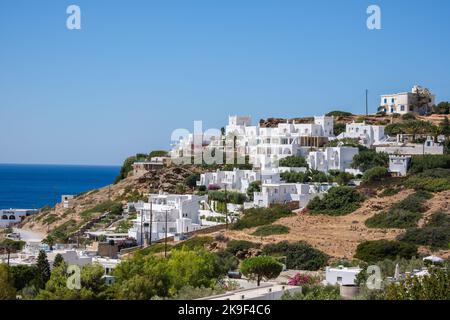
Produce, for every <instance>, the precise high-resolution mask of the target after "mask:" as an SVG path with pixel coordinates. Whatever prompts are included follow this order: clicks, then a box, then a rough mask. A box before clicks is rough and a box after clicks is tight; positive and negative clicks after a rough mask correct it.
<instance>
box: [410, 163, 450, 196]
mask: <svg viewBox="0 0 450 320" xmlns="http://www.w3.org/2000/svg"><path fill="white" fill-rule="evenodd" d="M405 186H406V187H408V188H414V189H416V190H426V191H429V192H441V191H445V190H449V189H450V169H442V168H436V169H428V170H425V171H423V172H421V173H419V174H416V175H414V176H411V177H409V178H408V180H406V182H405Z"/></svg>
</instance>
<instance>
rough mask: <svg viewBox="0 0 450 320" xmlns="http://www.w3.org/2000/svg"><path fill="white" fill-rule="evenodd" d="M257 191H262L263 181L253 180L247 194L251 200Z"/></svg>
mask: <svg viewBox="0 0 450 320" xmlns="http://www.w3.org/2000/svg"><path fill="white" fill-rule="evenodd" d="M255 192H261V181H260V180H258V181H253V182H251V183H250V185H249V186H248V188H247V196H248V198H249V199H250V200H253V196H254V193H255Z"/></svg>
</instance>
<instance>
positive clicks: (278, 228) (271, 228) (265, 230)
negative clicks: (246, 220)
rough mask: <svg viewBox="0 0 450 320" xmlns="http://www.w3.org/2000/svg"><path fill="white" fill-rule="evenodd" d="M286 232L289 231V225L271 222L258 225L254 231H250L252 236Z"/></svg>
mask: <svg viewBox="0 0 450 320" xmlns="http://www.w3.org/2000/svg"><path fill="white" fill-rule="evenodd" d="M287 233H289V227H286V226H282V225H278V224H273V225H268V226H262V227H259V228H258V229H256V231H255V232H253V233H252V236H257V237H265V236H271V235H275V234H287Z"/></svg>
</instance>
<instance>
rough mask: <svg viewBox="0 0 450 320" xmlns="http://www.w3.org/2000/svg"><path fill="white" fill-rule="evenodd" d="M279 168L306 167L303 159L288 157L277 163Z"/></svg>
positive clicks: (306, 164)
mask: <svg viewBox="0 0 450 320" xmlns="http://www.w3.org/2000/svg"><path fill="white" fill-rule="evenodd" d="M279 166H280V167H308V163H307V162H306V160H305V158H303V157H300V156H290V157H286V158H283V159H281V160H280V161H279Z"/></svg>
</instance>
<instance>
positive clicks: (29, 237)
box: [13, 228, 45, 242]
mask: <svg viewBox="0 0 450 320" xmlns="http://www.w3.org/2000/svg"><path fill="white" fill-rule="evenodd" d="M13 230H14V232H17V233H19V234H20V238H21V240H22V241H25V242H36V241H42V239H44V238H45V234H42V233H39V232H34V231H30V230H22V229H17V228H14V229H13Z"/></svg>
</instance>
